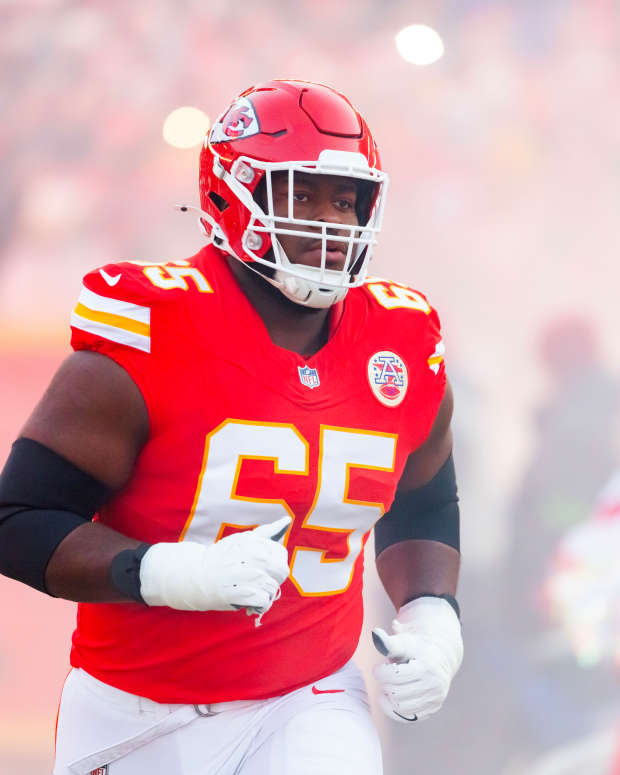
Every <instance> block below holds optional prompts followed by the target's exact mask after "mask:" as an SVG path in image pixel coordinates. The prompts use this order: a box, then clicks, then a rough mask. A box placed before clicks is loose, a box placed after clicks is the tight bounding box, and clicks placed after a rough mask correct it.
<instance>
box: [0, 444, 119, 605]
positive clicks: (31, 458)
mask: <svg viewBox="0 0 620 775" xmlns="http://www.w3.org/2000/svg"><path fill="white" fill-rule="evenodd" d="M111 494H112V491H111V490H110V489H109V488H108V487H106V485H104V484H103V483H102V482H99V481H98V480H97V479H95V478H94V477H92V476H91V475H90V474H88V473H86V472H85V471H82V470H81V469H80V468H78V467H77V466H75V465H74V464H73V463H71V462H70V461H69V460H66V459H65V458H63V457H62V456H61V455H59V454H57V453H56V452H54V451H53V450H51V449H49V448H48V447H46V446H44V445H43V444H39V443H38V442H36V441H33V440H32V439H26V438H20V439H17V441H16V442H15V443H14V444H13V447H12V448H11V453H10V455H9V458H8V460H7V462H6V465H5V467H4V470H3V471H2V474H0V573H2V574H4V575H5V576H9V577H10V578H13V579H16V580H17V581H22V582H23V583H24V584H28V585H29V586H31V587H34V588H35V589H38V590H40V591H42V592H47V590H46V588H45V571H46V569H47V564H48V562H49V560H50V558H51V556H52V554H53V553H54V551H55V550H56V548H57V547H58V544H60V542H61V541H62V540H63V538H65V536H67V535H68V534H69V533H71V532H72V531H73V530H75V528H77V527H79V526H80V525H83V524H84V523H85V522H88V521H89V520H90V519H91V518H92V516H93V514H94V513H95V512H96V511H97V509H98V508H99V507H100V506H101V504H102V503H104V502H105V501H106V500H107V499H108V498H109V497H110V495H111Z"/></svg>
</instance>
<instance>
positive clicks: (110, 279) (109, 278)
mask: <svg viewBox="0 0 620 775" xmlns="http://www.w3.org/2000/svg"><path fill="white" fill-rule="evenodd" d="M99 274H100V275H101V276H102V277H103V279H104V280H105V281H106V283H107V284H108V285H116V283H117V282H118V281H119V280H120V279H121V276H120V274H117V275H116V276H115V277H113V276H112V275H111V274H108V273H107V272H106V271H105V269H100V270H99Z"/></svg>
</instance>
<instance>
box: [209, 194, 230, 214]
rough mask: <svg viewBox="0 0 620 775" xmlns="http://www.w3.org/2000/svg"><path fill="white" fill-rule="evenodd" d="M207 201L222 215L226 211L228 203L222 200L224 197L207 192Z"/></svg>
mask: <svg viewBox="0 0 620 775" xmlns="http://www.w3.org/2000/svg"><path fill="white" fill-rule="evenodd" d="M209 199H210V200H211V201H212V202H213V204H214V205H215V206H216V207H217V209H218V210H219V211H220V212H221V213H223V212H224V210H226V208H227V207H228V202H227V201H226V200H225V199H224V197H223V196H220V195H219V194H216V193H215V191H209Z"/></svg>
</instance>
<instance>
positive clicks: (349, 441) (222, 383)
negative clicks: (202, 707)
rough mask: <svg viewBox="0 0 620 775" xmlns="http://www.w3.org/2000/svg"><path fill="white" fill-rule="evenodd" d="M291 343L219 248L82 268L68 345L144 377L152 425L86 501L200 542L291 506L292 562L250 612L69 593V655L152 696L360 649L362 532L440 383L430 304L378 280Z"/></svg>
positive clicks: (269, 690)
mask: <svg viewBox="0 0 620 775" xmlns="http://www.w3.org/2000/svg"><path fill="white" fill-rule="evenodd" d="M330 314H331V334H330V338H329V341H328V342H327V344H326V345H325V347H323V348H322V349H321V350H320V351H319V352H318V353H316V355H313V356H311V357H310V358H304V357H303V356H301V355H298V354H297V353H294V352H291V351H289V350H285V349H283V348H281V347H277V346H276V345H274V344H273V342H272V341H271V339H270V338H269V335H268V333H267V329H266V328H265V325H264V324H263V322H262V320H261V319H260V317H259V316H258V314H257V313H256V312H255V310H254V308H253V307H252V306H251V304H250V302H249V301H248V299H247V298H246V296H245V295H244V294H243V292H242V291H241V290H240V288H239V287H238V285H237V283H236V281H235V279H234V276H233V274H232V272H231V271H230V268H229V267H228V264H227V262H226V259H225V258H224V256H223V255H222V254H221V253H220V251H219V250H217V249H216V248H214V247H211V246H208V247H206V248H204V249H203V250H201V251H200V252H199V253H198V254H197V255H196V256H194V257H193V258H191V259H189V260H183V261H173V262H171V263H167V264H142V263H138V262H124V263H118V264H110V265H107V266H105V267H103V268H102V269H99V270H96V271H93V272H91V273H90V274H88V275H87V276H86V277H85V279H84V285H83V288H82V292H81V295H80V298H79V301H78V304H77V306H76V308H75V311H74V313H73V316H72V320H71V323H72V328H73V338H72V345H73V347H74V349H76V350H94V351H97V352H100V353H104V354H105V355H107V356H109V357H110V358H112V359H114V360H115V361H116V362H117V363H119V364H120V365H121V366H123V368H125V369H126V370H127V372H128V373H129V374H130V375H131V377H132V378H133V380H134V381H135V382H136V384H137V385H138V387H139V388H140V390H141V392H142V394H143V396H144V400H145V402H146V406H147V409H148V413H149V417H150V435H149V439H148V441H147V443H146V445H145V446H144V448H143V450H142V452H141V453H140V455H139V457H138V460H137V462H136V465H135V469H134V472H133V475H132V478H131V480H130V482H129V484H128V485H127V486H126V487H125V488H124V489H123V490H122V491H121V492H119V493H118V494H117V495H116V496H115V497H114V498H113V499H112V500H111V501H109V502H108V503H107V504H106V505H105V506H104V507H103V508H102V509H101V511H100V512H99V514H98V515H97V517H96V518H97V519H99V520H101V522H103V523H105V524H106V525H109V526H110V527H111V528H114V529H115V530H118V531H120V532H121V533H124V534H125V535H128V536H131V537H133V538H137V539H139V540H141V541H145V542H147V543H155V542H157V541H181V540H187V541H200V542H203V543H212V542H214V541H217V540H218V538H221V537H222V536H223V535H226V534H227V533H229V532H230V531H233V530H243V529H247V528H250V527H253V526H256V525H258V524H264V523H268V522H272V521H274V520H276V519H278V518H280V517H281V516H284V515H286V514H290V515H291V517H293V524H292V526H291V528H290V530H289V532H288V533H287V536H286V539H285V542H286V545H287V548H288V550H289V558H290V568H291V573H290V577H289V578H288V579H287V580H286V581H285V582H284V584H283V585H282V597H281V598H280V599H279V600H278V601H277V602H276V603H275V604H274V605H273V607H272V608H271V609H270V610H269V611H268V612H267V613H266V614H265V615H264V617H263V619H262V624H261V626H260V627H255V619H254V617H248V616H246V614H245V612H244V611H231V612H228V611H224V612H219V611H208V612H204V613H203V612H187V611H176V610H173V609H170V608H166V607H153V608H149V607H147V606H144V605H139V604H122V605H119V604H87V603H84V604H80V605H79V609H78V620H77V629H76V630H75V633H74V636H73V648H72V652H71V664H73V665H74V666H77V667H83V668H84V669H85V670H86V671H88V672H89V673H90V674H91V675H94V676H95V677H96V678H99V679H100V680H102V681H105V682H106V683H108V684H111V685H112V686H116V687H118V688H120V689H124V690H125V691H129V692H133V693H135V694H139V695H143V696H147V697H150V698H152V699H154V700H156V701H159V702H173V703H179V702H188V703H203V702H220V701H224V700H235V699H259V698H266V697H272V696H275V695H280V694H284V693H285V692H288V691H291V690H294V689H296V688H298V687H300V686H303V685H305V684H308V683H311V682H313V681H316V680H319V679H320V678H322V677H324V676H326V675H328V674H329V673H331V672H333V671H334V670H336V669H338V668H339V667H341V666H342V665H343V664H344V663H345V662H346V661H347V660H348V659H349V658H350V657H351V656H352V654H353V652H354V650H355V648H356V646H357V642H358V639H359V633H360V629H361V624H362V614H363V611H362V595H361V588H362V570H363V546H364V544H365V541H366V539H367V537H368V532H369V530H370V529H371V527H372V526H373V524H374V523H375V522H376V521H377V519H379V517H380V516H381V515H382V514H383V512H384V511H385V510H386V509H387V508H389V506H390V504H391V502H392V500H393V497H394V493H395V489H396V486H397V483H398V480H399V477H400V475H401V473H402V470H403V467H404V465H405V462H406V460H407V457H408V455H409V454H410V453H411V452H412V451H413V450H415V449H416V448H418V447H419V446H420V444H421V443H422V442H423V441H424V440H425V438H426V437H427V435H428V433H429V431H430V428H431V426H432V423H433V420H434V418H435V415H436V413H437V409H438V407H439V404H440V402H441V399H442V396H443V393H444V389H445V373H444V366H443V358H442V354H443V344H442V342H441V338H440V333H439V321H438V319H437V315H436V313H435V312H434V310H432V309H431V307H430V306H429V305H428V302H427V301H426V299H425V298H424V296H422V295H421V294H420V293H418V292H416V291H413V290H412V289H410V288H407V287H406V286H404V285H400V284H395V283H391V282H388V281H385V280H369V281H368V282H367V284H366V285H365V286H364V287H362V288H357V289H353V290H350V291H349V293H348V295H347V296H346V298H345V300H344V301H343V302H342V303H341V304H339V305H337V306H336V307H335V308H333V309H332V310H331V313H330Z"/></svg>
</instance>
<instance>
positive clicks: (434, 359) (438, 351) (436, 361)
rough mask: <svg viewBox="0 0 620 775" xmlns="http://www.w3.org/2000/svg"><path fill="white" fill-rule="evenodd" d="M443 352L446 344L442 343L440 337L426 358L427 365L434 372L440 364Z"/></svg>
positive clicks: (436, 371)
mask: <svg viewBox="0 0 620 775" xmlns="http://www.w3.org/2000/svg"><path fill="white" fill-rule="evenodd" d="M445 352H446V346H445V345H444V343H443V339H440V340H439V341H438V342H437V346H436V347H435V352H434V353H433V354H432V355H431V356H430V358H429V359H428V367H429V369H430V370H431V371H432V372H434V373H435V374H437V373H438V372H439V367H440V366H441V362H442V361H443V356H444V355H445Z"/></svg>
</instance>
